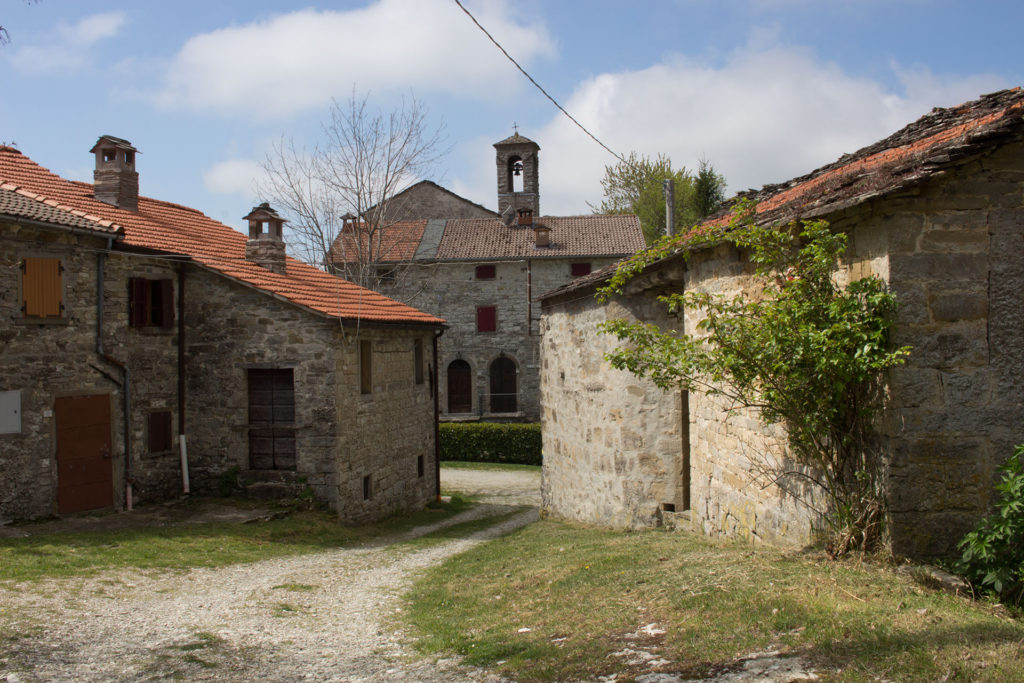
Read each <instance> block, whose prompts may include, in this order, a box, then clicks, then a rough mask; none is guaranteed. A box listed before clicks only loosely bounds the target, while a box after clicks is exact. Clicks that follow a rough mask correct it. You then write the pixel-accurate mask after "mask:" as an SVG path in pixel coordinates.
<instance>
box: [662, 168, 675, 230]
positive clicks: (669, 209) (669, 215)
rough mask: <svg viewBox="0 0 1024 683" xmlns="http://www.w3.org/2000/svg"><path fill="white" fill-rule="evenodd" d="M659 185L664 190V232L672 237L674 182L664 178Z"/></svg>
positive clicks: (673, 228)
mask: <svg viewBox="0 0 1024 683" xmlns="http://www.w3.org/2000/svg"><path fill="white" fill-rule="evenodd" d="M661 187H662V189H663V190H664V191H665V234H666V235H668V236H669V237H672V236H673V235H675V234H676V183H675V181H674V180H672V179H671V178H666V179H665V180H663V181H662V183H661Z"/></svg>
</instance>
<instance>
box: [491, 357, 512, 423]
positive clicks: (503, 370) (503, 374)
mask: <svg viewBox="0 0 1024 683" xmlns="http://www.w3.org/2000/svg"><path fill="white" fill-rule="evenodd" d="M491 412H492V413H514V412H516V364H515V363H514V362H513V361H512V359H511V358H505V357H504V356H502V357H500V358H495V359H494V362H493V363H491Z"/></svg>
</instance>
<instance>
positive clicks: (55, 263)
mask: <svg viewBox="0 0 1024 683" xmlns="http://www.w3.org/2000/svg"><path fill="white" fill-rule="evenodd" d="M62 290H63V287H62V286H61V265H60V259H55V258H32V257H29V258H26V259H25V265H24V269H23V274H22V277H21V297H22V311H23V312H24V313H25V315H26V316H31V317H33V318H59V317H60V316H61V309H62V308H63V302H62V301H61V298H62V295H63V291H62Z"/></svg>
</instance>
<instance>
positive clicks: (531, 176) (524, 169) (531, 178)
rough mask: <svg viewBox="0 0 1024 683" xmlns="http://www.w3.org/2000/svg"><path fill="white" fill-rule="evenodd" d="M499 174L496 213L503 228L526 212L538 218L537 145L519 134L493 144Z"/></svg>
mask: <svg viewBox="0 0 1024 683" xmlns="http://www.w3.org/2000/svg"><path fill="white" fill-rule="evenodd" d="M494 149H495V161H496V164H497V171H498V213H499V214H501V216H502V219H503V220H504V221H505V224H506V225H510V224H511V223H512V222H513V221H514V220H516V216H517V215H523V211H522V210H524V209H525V210H527V211H529V212H530V214H531V215H532V216H533V217H534V218H539V217H540V179H539V177H538V159H537V156H538V152H540V145H538V144H537V143H536V142H534V141H533V140H530V139H529V138H524V137H523V136H522V135H520V134H519V133H518V131H517V132H516V133H514V134H513V135H512V136H511V137H508V138H505V139H504V140H502V141H501V142H495V143H494Z"/></svg>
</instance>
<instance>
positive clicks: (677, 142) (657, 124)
mask: <svg viewBox="0 0 1024 683" xmlns="http://www.w3.org/2000/svg"><path fill="white" fill-rule="evenodd" d="M465 4H466V5H467V6H468V7H469V8H470V9H471V10H472V11H473V12H474V13H475V14H476V15H477V17H478V19H480V21H481V22H482V23H483V24H484V25H485V26H487V27H488V29H490V30H491V32H492V33H493V34H495V36H496V37H498V39H499V40H500V41H501V42H502V43H503V44H504V45H505V47H506V48H507V49H508V50H509V51H510V52H511V53H512V54H513V55H514V56H515V57H516V58H517V59H518V60H519V61H520V62H521V63H522V64H523V65H524V66H525V67H526V68H527V69H528V70H529V71H530V72H531V74H532V75H533V76H534V77H535V78H536V79H537V80H538V81H539V82H540V83H541V84H542V85H543V86H544V87H545V88H546V89H547V90H548V91H549V92H550V93H551V94H552V95H553V96H554V97H555V98H556V99H558V100H559V101H560V102H561V103H562V104H563V105H564V106H565V107H566V108H567V109H568V110H569V111H570V112H571V113H573V114H574V115H575V116H576V117H577V118H578V119H580V120H581V121H582V122H583V123H584V124H585V125H586V126H588V127H589V128H591V130H592V131H593V132H595V133H596V134H597V135H598V137H600V138H601V139H602V140H603V141H604V142H606V143H607V144H608V145H609V146H611V147H612V148H613V149H615V150H617V151H619V152H621V153H626V152H628V151H630V150H636V151H638V152H641V153H645V154H652V155H653V154H655V153H658V152H665V153H667V154H668V155H669V156H670V157H671V158H672V160H673V162H674V163H675V165H677V166H679V165H683V166H687V167H693V166H695V165H696V163H697V160H698V159H699V158H701V157H706V158H707V159H709V160H710V161H711V162H712V163H713V164H714V165H715V166H716V168H717V169H718V170H720V171H721V172H722V173H724V175H725V176H726V179H727V180H728V182H729V187H730V190H733V191H735V190H741V189H746V188H748V187H760V186H761V185H763V184H765V183H771V182H780V181H784V180H787V179H789V178H791V177H793V176H796V175H800V174H803V173H806V172H808V171H811V170H813V169H814V168H816V167H817V166H820V165H822V164H825V163H828V162H830V161H833V160H834V159H836V158H837V157H838V156H839V155H841V154H843V153H845V152H852V151H855V150H856V149H858V148H859V147H862V146H864V145H867V144H870V143H872V142H874V141H876V140H878V139H880V138H882V137H884V136H886V135H888V134H889V133H891V132H893V131H895V130H897V129H898V128H900V127H902V126H903V125H905V124H907V123H909V122H910V121H912V120H913V119H915V118H917V117H918V116H920V115H922V114H924V113H926V112H927V111H928V110H930V109H931V108H932V107H935V106H950V105H954V104H957V103H960V102H963V101H966V100H969V99H973V98H975V97H977V96H978V95H980V94H982V93H986V92H991V91H993V90H998V89H1001V88H1006V87H1014V86H1017V85H1021V84H1024V41H1022V40H1020V36H1019V34H1020V27H1021V26H1024V3H1019V2H1017V1H1015V0H1004V1H1001V2H995V1H984V0H972V1H968V0H964V1H960V2H954V1H952V0H949V1H946V0H932V1H929V0H884V1H883V0H878V1H876V0H849V1H847V2H840V1H839V0H735V1H729V0H589V1H585V0H518V1H515V2H512V1H505V0H466V3H465ZM0 25H3V26H5V27H6V28H7V30H8V31H9V33H10V38H11V42H10V43H9V44H7V45H5V46H2V47H0V141H3V142H6V143H15V144H16V145H17V146H18V148H19V149H21V150H22V151H23V152H24V153H25V154H27V155H28V156H30V157H32V158H33V159H35V160H36V161H37V162H39V163H41V164H42V165H44V166H46V167H48V168H50V169H52V170H54V171H55V172H57V173H60V174H61V175H64V176H66V177H71V178H76V179H81V180H91V170H92V157H91V156H90V155H89V153H88V152H89V149H90V148H91V147H92V145H93V143H94V142H95V140H96V138H97V137H98V136H99V135H100V134H103V133H110V134H113V135H117V136H119V137H123V138H127V139H129V140H131V141H132V142H133V143H134V144H135V146H136V147H137V148H138V149H139V150H140V151H141V152H142V156H141V157H140V159H139V161H138V169H139V172H140V189H141V192H142V193H143V194H145V195H148V196H152V197H158V198H161V199H166V200H170V201H175V202H179V203H182V204H186V205H189V206H194V207H196V208H198V209H200V210H202V211H204V212H206V213H207V214H209V215H211V216H213V217H214V218H217V219H218V220H221V221H224V222H226V223H228V224H229V225H234V226H235V227H240V226H241V224H242V221H241V218H240V217H241V216H243V215H245V214H246V213H247V212H248V210H249V208H251V206H252V205H253V202H254V201H255V200H256V199H257V197H256V196H255V194H254V192H253V189H252V187H253V185H252V183H253V179H254V177H255V175H256V174H257V173H258V163H259V162H260V161H261V160H262V159H263V158H264V156H265V154H266V153H267V151H268V150H269V148H270V146H271V145H272V144H273V143H274V142H275V141H277V140H280V139H281V138H282V136H284V137H288V138H293V139H294V140H295V141H296V142H297V143H299V144H312V143H314V142H316V140H317V138H318V135H319V132H320V129H319V121H321V120H322V119H324V118H325V117H326V115H327V109H328V106H329V104H330V101H331V98H332V97H336V98H338V99H342V100H343V99H345V98H347V97H348V96H349V95H351V94H352V93H353V92H357V93H360V94H363V93H369V94H370V99H371V102H372V104H373V105H374V106H378V107H381V108H384V109H388V108H391V107H394V106H395V105H396V103H398V102H400V101H401V98H402V97H408V96H409V95H410V94H413V95H415V97H417V98H418V99H420V100H421V101H422V102H423V103H424V104H425V105H426V106H427V107H428V110H429V115H430V118H431V120H432V121H433V122H434V123H438V124H440V123H443V125H444V127H445V136H446V139H447V144H448V146H450V151H449V152H448V154H447V155H446V156H445V157H444V158H443V159H442V160H441V161H440V162H439V163H438V165H437V166H436V168H435V169H434V172H432V173H431V174H430V175H429V176H427V177H428V179H430V180H434V181H435V182H439V183H441V184H442V185H445V186H446V187H449V188H450V189H452V190H454V191H455V192H458V193H460V194H463V195H464V196H467V197H469V198H470V199H472V200H474V201H477V202H480V203H482V204H484V205H486V206H489V207H492V208H494V206H495V204H496V198H495V196H494V167H493V153H494V151H493V148H492V147H491V144H492V143H493V142H495V141H497V140H500V139H502V138H504V137H506V136H508V135H509V134H511V133H512V125H513V122H515V123H516V124H518V127H519V131H520V132H521V133H522V134H523V135H526V136H527V137H530V138H532V139H533V140H535V141H536V142H537V143H538V144H540V146H541V209H542V212H543V213H547V214H562V215H568V214H578V213H588V212H589V211H590V209H589V207H588V202H591V203H595V204H596V203H598V202H599V201H600V198H601V187H600V182H599V181H600V178H601V176H602V173H603V169H604V166H605V165H606V164H611V163H614V159H613V158H612V157H610V156H609V155H608V154H607V152H605V151H603V150H602V149H600V148H599V147H598V146H597V145H595V144H594V143H593V142H592V141H591V140H589V139H588V138H587V137H586V136H584V135H583V134H582V133H581V132H580V131H578V130H577V129H575V128H574V127H573V126H572V125H571V124H570V123H568V122H567V121H566V120H565V119H564V118H563V117H562V116H561V115H560V114H559V113H558V112H557V110H555V109H554V107H553V106H552V105H551V104H550V103H549V102H548V101H547V100H546V99H544V97H543V96H542V95H541V94H540V93H538V92H537V91H536V90H534V89H533V88H532V86H530V85H529V83H528V82H527V81H526V80H525V79H524V78H523V77H522V76H521V75H520V74H519V73H518V72H517V71H516V70H515V68H514V67H513V66H512V65H511V64H509V63H508V62H507V61H505V59H504V57H502V56H501V55H500V53H498V51H497V50H496V49H495V48H494V47H493V46H492V45H491V44H490V43H489V42H488V41H487V39H486V37H484V36H483V35H482V34H481V33H480V32H479V31H478V30H477V29H476V27H474V26H473V25H472V24H471V23H470V22H469V19H468V18H467V17H466V16H465V15H464V14H463V13H462V11H461V10H459V8H458V7H457V6H456V5H455V3H454V2H452V1H451V0H349V1H341V0H339V1H335V2H319V3H311V4H308V5H298V4H295V3H292V2H284V1H282V0H216V1H210V0H206V1H205V2H198V1H194V0H176V2H173V3H169V2H129V1H128V0H89V1H86V0H40V1H39V2H27V1H26V0H6V1H5V2H4V3H3V4H2V6H0Z"/></svg>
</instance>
